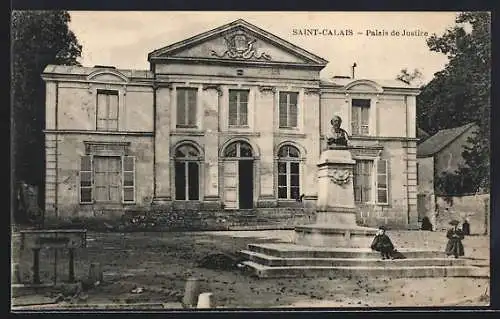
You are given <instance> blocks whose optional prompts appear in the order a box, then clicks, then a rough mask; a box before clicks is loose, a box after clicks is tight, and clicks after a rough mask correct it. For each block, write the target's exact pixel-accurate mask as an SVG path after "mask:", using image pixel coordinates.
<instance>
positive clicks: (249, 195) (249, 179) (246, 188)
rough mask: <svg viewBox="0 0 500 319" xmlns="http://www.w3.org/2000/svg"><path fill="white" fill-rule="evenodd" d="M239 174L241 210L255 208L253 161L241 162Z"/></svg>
mask: <svg viewBox="0 0 500 319" xmlns="http://www.w3.org/2000/svg"><path fill="white" fill-rule="evenodd" d="M238 173H239V174H238V175H239V176H238V177H239V178H238V182H239V192H238V193H239V202H240V208H241V209H250V208H253V161H252V160H240V161H239V168H238Z"/></svg>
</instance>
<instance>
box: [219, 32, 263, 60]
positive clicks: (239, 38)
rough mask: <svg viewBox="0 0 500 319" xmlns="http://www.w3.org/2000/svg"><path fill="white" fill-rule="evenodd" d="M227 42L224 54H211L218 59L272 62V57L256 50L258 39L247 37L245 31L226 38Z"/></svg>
mask: <svg viewBox="0 0 500 319" xmlns="http://www.w3.org/2000/svg"><path fill="white" fill-rule="evenodd" d="M224 40H225V42H226V46H227V50H226V51H224V53H222V54H218V53H217V52H215V51H214V50H212V51H211V52H210V54H211V55H213V56H216V57H218V58H223V57H226V56H227V57H229V58H232V59H246V60H249V59H252V58H254V59H257V60H261V59H263V60H271V56H270V55H268V54H266V53H264V52H261V53H260V54H259V53H257V49H256V48H254V46H253V45H254V43H255V42H256V41H257V40H256V39H252V38H250V37H249V36H247V35H246V34H245V33H244V32H243V31H238V32H236V33H235V34H233V35H231V36H226V37H224Z"/></svg>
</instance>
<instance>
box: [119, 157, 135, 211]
mask: <svg viewBox="0 0 500 319" xmlns="http://www.w3.org/2000/svg"><path fill="white" fill-rule="evenodd" d="M122 199H123V202H124V203H134V202H135V157H134V156H124V157H123V161H122Z"/></svg>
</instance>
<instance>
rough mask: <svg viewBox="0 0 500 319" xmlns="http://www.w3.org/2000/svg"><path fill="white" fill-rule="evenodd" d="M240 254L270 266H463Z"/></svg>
mask: <svg viewBox="0 0 500 319" xmlns="http://www.w3.org/2000/svg"><path fill="white" fill-rule="evenodd" d="M241 253H242V254H243V255H244V256H245V257H246V259H247V260H249V261H253V262H255V263H258V264H261V265H264V266H271V267H284V266H331V267H354V266H361V265H362V266H366V267H409V266H465V265H466V260H464V259H457V260H455V259H451V258H410V259H394V260H381V259H380V258H378V259H376V258H281V257H274V256H269V255H266V254H261V253H257V252H253V251H248V250H243V251H241Z"/></svg>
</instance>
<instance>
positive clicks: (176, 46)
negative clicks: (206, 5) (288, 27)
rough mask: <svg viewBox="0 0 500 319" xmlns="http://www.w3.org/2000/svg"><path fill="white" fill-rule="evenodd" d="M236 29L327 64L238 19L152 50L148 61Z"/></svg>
mask: <svg viewBox="0 0 500 319" xmlns="http://www.w3.org/2000/svg"><path fill="white" fill-rule="evenodd" d="M237 29H243V30H248V31H250V32H252V33H253V34H254V35H258V36H259V37H261V38H264V39H267V41H269V42H270V43H272V44H273V45H276V46H279V47H281V48H282V49H285V50H287V51H289V52H293V53H294V54H295V55H298V56H301V57H302V58H304V59H306V60H308V61H310V62H312V63H313V64H318V65H323V66H324V65H326V64H327V63H328V61H327V60H325V59H323V58H322V57H320V56H318V55H316V54H314V53H311V52H309V51H307V50H305V49H303V48H301V47H299V46H297V45H295V44H293V43H291V42H288V41H286V40H284V39H282V38H280V37H278V36H276V35H274V34H272V33H270V32H268V31H266V30H263V29H261V28H259V27H257V26H255V25H253V24H251V23H249V22H247V21H245V20H243V19H238V20H235V21H233V22H230V23H227V24H224V25H222V26H220V27H217V28H215V29H212V30H209V31H206V32H203V33H200V34H198V35H195V36H193V37H190V38H188V39H185V40H182V41H178V42H176V43H173V44H170V45H168V46H166V47H163V48H160V49H157V50H154V51H152V52H150V53H149V54H148V61H151V60H154V59H157V58H160V57H161V56H163V55H168V54H170V53H172V52H176V51H178V50H182V49H183V48H186V47H191V46H194V45H196V44H198V43H202V42H204V41H207V40H208V39H212V38H214V37H217V36H223V35H224V34H226V33H227V32H228V31H229V30H237Z"/></svg>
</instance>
